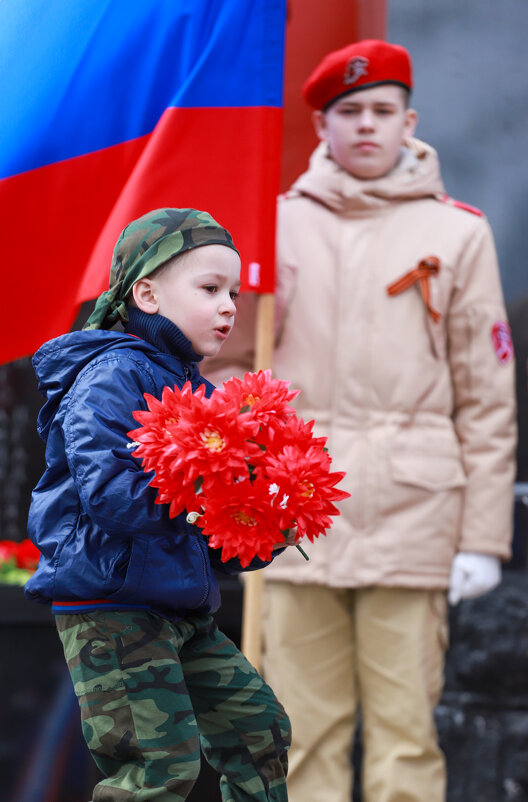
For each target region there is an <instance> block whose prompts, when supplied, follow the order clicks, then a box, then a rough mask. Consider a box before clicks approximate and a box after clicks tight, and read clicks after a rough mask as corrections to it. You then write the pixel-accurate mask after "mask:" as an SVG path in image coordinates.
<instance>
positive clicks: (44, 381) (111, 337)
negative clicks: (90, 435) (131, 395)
mask: <svg viewBox="0 0 528 802" xmlns="http://www.w3.org/2000/svg"><path fill="white" fill-rule="evenodd" d="M131 345H132V346H133V347H135V348H137V349H140V350H144V351H153V350H154V349H153V347H152V346H151V345H150V344H149V343H147V342H145V341H144V340H140V339H139V338H136V337H131V336H130V335H128V334H124V333H123V332H118V331H73V332H71V333H70V334H63V335H62V336H60V337H56V338H55V339H53V340H49V341H48V342H46V343H44V345H43V346H42V347H41V348H39V350H38V351H37V352H36V354H35V355H34V357H33V360H32V363H33V368H34V370H35V373H36V375H37V379H38V389H39V391H40V393H41V394H42V395H43V396H44V399H45V402H44V406H43V407H42V409H41V410H40V413H39V416H38V422H37V430H38V433H39V435H40V436H41V437H42V439H43V440H46V439H47V435H48V431H49V427H50V425H51V423H52V421H53V418H54V417H55V413H56V412H57V409H58V407H59V404H60V402H61V401H62V399H63V397H64V396H65V395H66V393H67V392H68V391H69V390H70V388H71V387H72V385H73V383H74V381H75V379H76V378H77V376H78V375H79V373H80V371H81V370H82V369H83V368H84V367H85V366H86V365H88V363H89V362H92V361H93V360H94V359H96V358H97V357H98V356H100V355H102V354H104V353H106V352H107V351H109V350H110V349H112V350H113V349H116V348H117V349H119V348H130V347H131Z"/></svg>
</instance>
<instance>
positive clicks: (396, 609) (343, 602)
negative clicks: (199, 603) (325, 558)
mask: <svg viewBox="0 0 528 802" xmlns="http://www.w3.org/2000/svg"><path fill="white" fill-rule="evenodd" d="M446 621H447V604H446V595H445V593H444V592H442V591H425V590H407V589H394V588H360V589H353V590H349V589H332V588H327V587H324V586H320V585H292V584H290V583H286V582H274V581H270V582H266V583H265V591H264V653H263V672H264V675H265V677H266V680H267V682H268V683H269V684H270V685H271V687H272V688H273V690H274V691H275V693H276V695H277V696H278V698H279V700H280V701H281V702H282V704H283V705H284V707H285V708H286V712H287V713H288V715H289V717H290V720H291V723H292V729H293V742H292V747H291V750H290V771H289V775H288V783H287V784H288V795H289V800H290V802H350V800H351V798H352V781H353V777H352V766H351V753H352V744H353V736H354V730H355V724H356V711H357V709H358V707H360V709H361V726H362V739H363V765H362V786H363V797H362V798H363V802H444V800H445V763H444V757H443V754H442V752H441V750H440V749H439V746H438V743H437V736H436V730H435V725H434V718H433V712H434V708H435V706H436V704H437V703H438V700H439V698H440V694H441V691H442V685H443V672H444V655H445V649H446V646H447V623H446Z"/></svg>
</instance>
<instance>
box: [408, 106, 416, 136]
mask: <svg viewBox="0 0 528 802" xmlns="http://www.w3.org/2000/svg"><path fill="white" fill-rule="evenodd" d="M417 125H418V114H417V112H416V111H415V110H414V109H406V111H405V136H406V137H408V136H414V132H415V131H416V126H417Z"/></svg>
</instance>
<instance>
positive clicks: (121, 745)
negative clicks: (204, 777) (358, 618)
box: [56, 610, 290, 802]
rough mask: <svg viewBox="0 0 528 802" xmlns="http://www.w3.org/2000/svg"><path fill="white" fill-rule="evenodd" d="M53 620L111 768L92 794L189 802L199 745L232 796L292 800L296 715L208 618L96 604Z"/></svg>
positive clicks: (112, 799) (93, 739)
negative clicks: (290, 764)
mask: <svg viewBox="0 0 528 802" xmlns="http://www.w3.org/2000/svg"><path fill="white" fill-rule="evenodd" d="M56 622H57V628H58V630H59V635H60V638H61V640H62V643H63V646H64V653H65V656H66V661H67V663H68V668H69V670H70V674H71V677H72V681H73V685H74V688H75V693H76V695H77V698H78V700H79V705H80V708H81V720H82V727H83V733H84V737H85V739H86V742H87V744H88V747H89V749H90V752H91V754H92V756H93V758H94V760H95V762H96V763H97V765H98V767H99V769H100V770H101V771H102V773H103V774H104V775H105V779H103V780H102V781H101V782H100V783H98V784H97V785H96V787H95V789H94V795H93V801H94V802H183V800H185V799H186V798H187V796H188V794H189V793H190V791H191V789H192V787H193V784H194V783H195V781H196V779H197V777H198V773H199V769H200V746H201V749H202V751H203V753H204V755H205V756H206V758H207V760H208V761H209V763H210V764H211V765H212V766H213V767H214V768H215V769H216V770H217V771H218V772H219V773H220V774H221V775H222V776H221V779H220V787H221V792H222V799H223V800H224V802H249V800H254V801H255V802H286V800H287V798H288V795H287V791H286V779H285V778H286V772H287V750H288V747H289V744H290V722H289V720H288V717H287V715H286V713H285V712H284V710H283V708H282V707H281V705H280V704H279V702H278V701H277V699H276V698H275V696H274V694H273V692H272V691H271V689H270V688H269V687H268V686H267V685H266V684H265V683H264V681H263V680H262V678H261V677H260V675H259V674H258V673H257V672H256V671H255V669H254V668H253V666H252V665H251V664H250V663H249V662H248V661H247V660H246V659H245V657H244V656H243V655H242V654H241V652H240V651H239V650H238V649H237V648H236V646H235V645H234V644H233V643H232V642H231V641H230V640H229V639H228V638H226V637H225V635H223V634H222V633H221V632H220V631H219V630H218V629H217V627H216V625H215V623H214V622H213V620H212V618H210V617H209V616H198V615H196V616H189V617H188V618H187V619H186V620H185V621H181V622H178V623H171V622H169V621H167V620H165V619H163V618H160V617H158V616H155V615H151V614H149V613H146V612H141V611H139V612H138V611H131V612H121V611H120V612H109V611H101V610H99V611H94V612H93V613H90V614H80V613H78V614H74V615H58V616H56Z"/></svg>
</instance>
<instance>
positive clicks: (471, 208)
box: [440, 195, 484, 217]
mask: <svg viewBox="0 0 528 802" xmlns="http://www.w3.org/2000/svg"><path fill="white" fill-rule="evenodd" d="M440 200H441V201H442V203H447V205H448V206H455V207H456V208H457V209H463V210H464V211H465V212H471V214H476V215H477V217H484V212H483V211H481V210H480V209H477V207H476V206H471V204H469V203H464V202H463V201H459V200H455V198H452V197H451V196H450V195H442V196H441V197H440Z"/></svg>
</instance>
